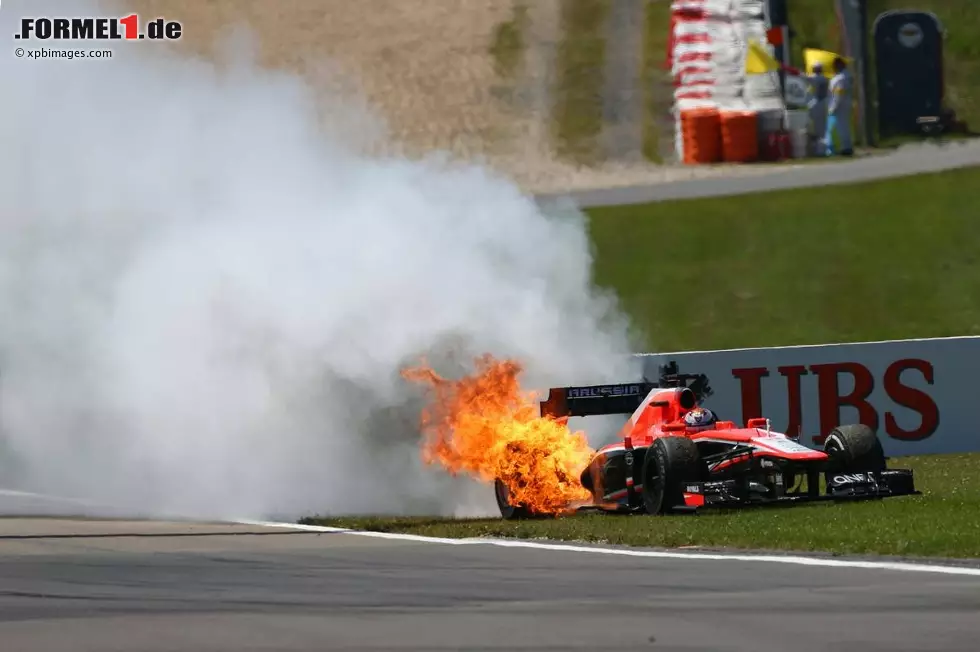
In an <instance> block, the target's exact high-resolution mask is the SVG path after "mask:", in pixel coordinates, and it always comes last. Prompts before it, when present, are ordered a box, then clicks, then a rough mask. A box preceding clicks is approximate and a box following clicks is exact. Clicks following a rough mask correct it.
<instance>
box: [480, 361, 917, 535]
mask: <svg viewBox="0 0 980 652" xmlns="http://www.w3.org/2000/svg"><path fill="white" fill-rule="evenodd" d="M670 371H671V370H669V369H668V371H667V372H664V369H663V368H662V369H661V376H660V380H659V382H657V383H647V382H645V383H627V384H621V385H600V386H590V387H564V388H552V389H551V390H550V393H549V397H548V400H546V401H542V402H541V403H540V409H541V415H542V416H551V417H555V418H561V417H571V416H582V417H585V416H593V415H606V414H630V415H631V416H630V418H629V420H628V421H627V422H626V424H625V426H623V428H622V430H621V431H620V436H621V441H618V442H616V443H614V444H610V445H608V446H604V447H602V448H600V449H599V450H598V451H597V452H596V453H595V455H594V456H593V457H592V460H591V461H590V462H589V464H588V466H587V467H586V468H585V469H584V470H582V472H581V476H580V480H581V483H582V486H583V487H584V488H585V489H587V490H588V492H589V493H591V495H592V501H591V503H590V504H587V505H581V506H578V507H577V509H598V510H602V511H606V512H625V513H648V514H666V513H671V512H684V511H689V512H690V511H697V510H699V509H701V508H705V507H744V506H752V505H776V504H780V505H785V504H792V503H802V502H813V501H821V500H824V501H826V500H862V499H863V500H867V499H875V498H884V497H888V496H902V495H911V494H918V493H920V492H918V491H916V489H915V483H914V479H913V473H912V471H911V470H909V469H888V468H886V461H885V454H884V450H883V449H882V446H881V442H880V441H879V440H878V437H877V435H876V434H875V433H874V431H872V430H871V429H870V428H869V427H867V426H865V425H860V424H858V425H844V426H839V427H837V428H835V429H834V430H833V431H831V432H830V433H829V434H828V436H827V438H826V440H825V442H824V445H823V449H822V450H817V449H813V448H809V447H807V446H804V445H802V444H800V443H799V441H798V440H797V439H796V438H793V437H790V436H788V435H786V434H783V433H779V432H774V431H772V430H771V429H770V422H769V419H766V418H756V419H749V420H748V423H746V424H745V426H744V427H739V426H737V425H736V424H735V423H734V422H732V421H721V420H718V419H717V418H716V417H715V415H714V414H713V413H712V412H711V411H710V410H708V409H705V408H703V407H701V406H700V402H701V398H702V396H703V395H704V394H710V392H711V390H710V388H708V387H707V378H706V377H704V376H703V375H692V374H677V373H670ZM821 476H823V479H824V484H825V491H824V492H823V493H821V491H820V478H821ZM804 481H805V487H804ZM495 490H496V497H497V504H498V506H499V507H500V512H501V515H502V516H503V517H504V518H507V519H513V518H525V517H531V516H535V514H534V512H533V511H531V510H529V509H528V508H527V507H526V506H523V505H512V504H510V502H509V500H508V491H507V485H506V483H504V482H503V481H502V480H501V479H498V480H497V481H496V483H495Z"/></svg>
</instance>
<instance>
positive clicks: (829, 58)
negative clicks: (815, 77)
mask: <svg viewBox="0 0 980 652" xmlns="http://www.w3.org/2000/svg"><path fill="white" fill-rule="evenodd" d="M837 57H840V58H841V59H843V60H844V61H845V62H846V63H847V67H848V68H850V67H851V66H853V65H854V60H853V59H851V58H850V57H845V56H841V55H839V54H837V53H836V52H831V51H829V50H814V49H812V48H807V49H805V50H803V64H804V66H805V67H806V74H808V75H812V74H813V64H815V63H820V64H823V74H824V77H833V76H834V75H835V74H836V73H835V72H834V59H836V58H837Z"/></svg>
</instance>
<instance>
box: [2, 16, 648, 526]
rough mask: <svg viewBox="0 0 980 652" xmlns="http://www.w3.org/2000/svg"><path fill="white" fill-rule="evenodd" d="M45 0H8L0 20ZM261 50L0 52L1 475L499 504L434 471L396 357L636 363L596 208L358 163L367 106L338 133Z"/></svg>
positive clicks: (139, 507)
mask: <svg viewBox="0 0 980 652" xmlns="http://www.w3.org/2000/svg"><path fill="white" fill-rule="evenodd" d="M59 12H60V15H65V14H68V15H86V14H88V15H99V14H100V10H99V9H97V8H94V7H92V6H90V5H86V4H85V3H79V2H73V3H70V4H69V5H68V8H65V6H63V5H61V6H59V4H58V3H45V5H44V12H43V13H45V14H46V15H59ZM32 14H37V11H36V7H33V10H32V11H28V10H27V6H26V3H16V2H4V4H3V10H2V11H0V32H2V33H4V34H12V33H13V32H14V31H15V29H16V22H17V20H18V19H19V17H20V16H21V15H32ZM102 14H103V15H105V13H104V10H103V12H102ZM110 15H112V14H110ZM9 42H10V44H11V49H13V48H14V47H15V46H23V47H25V48H28V47H38V44H37V43H32V44H29V45H28V44H25V43H23V42H14V41H13V40H12V39H11V40H10V41H9ZM243 43H245V44H246V45H247V42H244V41H240V42H238V46H239V47H237V49H236V48H232V49H231V50H229V52H232V54H231V55H229V56H231V57H232V58H231V61H232V63H233V64H234V65H232V66H230V67H216V66H214V65H212V64H211V63H207V62H204V61H196V60H190V59H178V58H175V57H173V56H169V55H165V54H163V53H162V51H161V50H160V49H159V48H157V47H155V46H154V45H153V44H149V43H141V44H137V45H130V44H126V45H125V46H118V47H116V48H115V49H116V55H115V57H114V58H113V59H112V60H101V61H86V60H76V61H67V60H60V59H44V60H26V59H16V58H15V57H13V56H10V54H9V53H6V54H3V55H0V75H2V78H3V79H4V80H5V91H6V98H7V99H5V101H4V102H3V103H0V141H2V142H3V143H4V146H3V148H2V149H0V229H2V237H0V427H2V442H0V459H2V462H0V471H3V472H4V474H5V475H4V477H3V478H0V484H8V486H9V483H11V482H13V483H16V484H17V485H18V486H19V487H25V488H28V489H30V490H34V491H42V492H50V493H57V494H61V495H67V496H72V497H76V498H84V499H86V500H94V501H97V502H99V503H101V504H108V505H112V506H115V507H117V508H119V509H123V510H127V511H128V512H131V513H140V514H148V515H152V514H162V513H169V514H182V515H186V516H205V517H254V518H259V517H266V516H269V515H272V514H277V515H290V516H294V515H302V514H308V513H355V512H375V513H378V512H383V513H429V514H454V513H457V514H459V513H467V514H479V513H494V511H495V506H494V503H493V498H492V492H491V491H490V490H489V489H488V488H487V487H484V486H474V485H473V484H472V483H468V482H465V481H462V480H459V479H451V478H448V477H447V476H445V475H444V474H443V473H441V472H439V471H437V470H435V469H434V468H427V467H424V466H423V464H422V463H421V461H420V460H419V454H418V434H417V432H416V430H415V428H416V422H415V419H416V418H417V415H418V412H417V408H418V404H417V398H418V397H417V392H418V389H417V388H415V387H412V386H409V385H407V384H406V383H405V382H404V381H403V380H402V379H401V378H400V377H399V374H398V371H399V369H400V368H402V367H403V366H404V365H406V364H410V363H413V362H415V361H416V360H417V358H418V356H419V355H423V354H425V355H429V356H430V357H431V358H432V359H433V360H436V361H439V362H440V363H441V364H442V365H444V366H443V367H441V368H445V369H457V370H458V369H465V368H467V367H468V365H469V362H470V360H471V359H472V357H473V356H476V355H479V354H482V353H485V352H490V353H493V354H494V355H498V356H517V357H518V358H520V359H521V360H522V361H524V362H525V364H526V366H527V379H528V382H529V383H530V384H531V385H533V386H535V387H545V386H548V385H550V384H572V383H590V382H604V381H609V380H622V379H623V378H624V375H628V377H627V378H626V379H632V378H634V377H635V374H636V370H635V369H634V368H632V366H630V365H629V364H628V363H627V361H626V360H625V359H624V358H623V356H624V354H625V353H627V351H628V350H629V345H628V341H627V326H626V323H625V321H624V320H623V319H622V318H621V316H620V315H619V314H618V313H617V311H616V308H615V302H614V301H612V300H611V299H610V297H608V296H606V295H604V294H601V293H598V292H596V291H595V289H594V288H593V287H592V283H591V256H590V250H589V247H590V243H589V240H588V237H587V232H586V226H585V221H584V218H583V216H582V215H581V214H579V213H577V212H576V211H574V210H568V209H565V210H561V211H555V212H553V213H545V212H543V211H542V210H541V209H540V208H539V207H538V206H536V204H535V203H534V202H533V201H532V200H531V199H530V198H528V197H527V196H524V195H522V194H521V193H520V192H519V190H518V189H517V188H516V187H515V186H514V185H513V184H511V183H510V182H509V181H508V180H506V179H504V178H501V177H499V176H495V175H494V174H492V173H491V172H489V171H488V170H487V169H484V168H481V167H478V166H475V165H459V164H455V163H452V162H449V161H444V160H441V159H440V158H438V157H433V158H432V159H430V160H426V161H421V162H420V161H414V162H413V161H408V160H399V159H394V158H369V157H365V156H362V155H359V154H358V153H357V150H356V149H355V148H353V147H351V146H352V145H358V144H362V143H364V142H367V141H368V140H370V139H377V138H378V137H379V135H383V123H381V122H380V121H379V120H377V119H376V118H374V117H372V116H370V115H366V114H364V113H363V105H362V103H361V100H360V98H357V97H351V96H343V97H341V96H337V97H333V98H331V102H332V105H331V112H330V115H334V116H338V115H343V116H346V119H345V121H344V122H343V123H342V125H341V124H340V123H331V124H327V125H326V129H322V128H321V127H322V126H323V125H321V124H320V123H319V121H318V107H317V105H316V102H315V100H314V94H313V92H312V91H311V90H310V89H309V88H307V87H306V86H305V85H304V82H303V80H302V79H300V78H298V77H294V76H290V75H288V74H285V73H283V72H270V71H264V70H260V69H258V68H257V67H256V66H254V65H253V64H252V62H251V61H250V60H249V58H248V48H247V47H241V46H242V44H243ZM43 46H44V47H49V48H51V47H82V48H86V49H87V48H91V47H93V46H92V45H91V44H84V45H80V46H71V45H66V44H55V43H54V42H47V43H44V44H43ZM445 365H448V366H445Z"/></svg>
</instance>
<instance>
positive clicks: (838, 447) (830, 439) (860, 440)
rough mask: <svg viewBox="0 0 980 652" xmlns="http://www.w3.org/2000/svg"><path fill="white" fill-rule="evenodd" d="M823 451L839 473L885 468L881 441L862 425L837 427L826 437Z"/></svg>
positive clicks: (865, 471)
mask: <svg viewBox="0 0 980 652" xmlns="http://www.w3.org/2000/svg"><path fill="white" fill-rule="evenodd" d="M823 449H824V452H825V453H827V455H829V456H830V459H831V460H832V465H833V467H834V470H835V471H837V472H840V473H867V472H868V471H876V472H877V471H884V470H885V467H886V464H885V450H884V449H883V448H882V446H881V440H879V439H878V435H876V434H875V431H874V430H872V429H871V428H869V427H868V426H866V425H864V424H860V423H857V424H853V425H847V426H837V427H836V428H834V429H833V430H831V431H830V434H828V435H827V439H826V440H824V443H823Z"/></svg>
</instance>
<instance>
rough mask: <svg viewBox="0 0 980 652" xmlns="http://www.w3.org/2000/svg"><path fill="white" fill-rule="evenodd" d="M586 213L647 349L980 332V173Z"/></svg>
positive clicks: (601, 257)
mask: <svg viewBox="0 0 980 652" xmlns="http://www.w3.org/2000/svg"><path fill="white" fill-rule="evenodd" d="M588 213H589V215H590V217H591V220H590V229H591V236H592V239H593V243H594V248H595V274H596V281H597V282H598V283H599V284H600V285H602V286H607V287H611V288H613V289H614V290H615V291H616V292H617V293H618V295H619V297H620V300H621V302H622V307H623V308H624V309H625V311H626V312H627V313H628V314H629V315H630V316H631V317H632V319H633V321H634V324H635V326H636V327H637V329H638V330H639V331H641V332H643V333H645V335H646V339H647V346H648V350H654V351H683V350H703V349H720V348H734V347H751V346H782V345H793V344H819V343H823V342H854V341H867V340H878V339H892V338H906V337H942V336H949V335H975V334H980V301H978V299H980V252H978V250H977V249H976V247H973V246H970V245H969V243H972V242H977V241H978V239H980V167H976V168H965V169H961V170H955V171H949V172H942V173H938V174H928V175H919V176H914V177H905V178H900V179H893V180H886V181H878V182H871V183H860V184H853V185H843V186H833V187H825V188H811V189H800V190H789V191H779V192H771V193H759V194H751V195H743V196H738V197H721V198H710V199H696V200H681V201H670V202H661V203H655V204H648V205H639V206H622V207H608V208H595V209H589V210H588Z"/></svg>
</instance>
